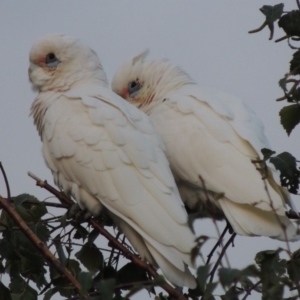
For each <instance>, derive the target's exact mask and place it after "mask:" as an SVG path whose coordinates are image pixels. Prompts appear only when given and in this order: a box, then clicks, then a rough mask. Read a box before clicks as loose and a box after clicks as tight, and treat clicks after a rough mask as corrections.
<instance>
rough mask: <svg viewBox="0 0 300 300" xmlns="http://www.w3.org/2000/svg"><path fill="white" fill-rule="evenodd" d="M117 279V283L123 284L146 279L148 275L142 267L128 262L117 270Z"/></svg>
mask: <svg viewBox="0 0 300 300" xmlns="http://www.w3.org/2000/svg"><path fill="white" fill-rule="evenodd" d="M117 280H118V283H120V284H124V283H131V282H137V281H144V280H148V276H147V273H146V271H145V270H144V269H142V268H141V267H139V266H137V265H136V264H134V263H132V262H130V263H128V264H126V265H125V266H123V267H122V268H121V269H120V270H119V271H118V275H117ZM125 289H128V288H125Z"/></svg>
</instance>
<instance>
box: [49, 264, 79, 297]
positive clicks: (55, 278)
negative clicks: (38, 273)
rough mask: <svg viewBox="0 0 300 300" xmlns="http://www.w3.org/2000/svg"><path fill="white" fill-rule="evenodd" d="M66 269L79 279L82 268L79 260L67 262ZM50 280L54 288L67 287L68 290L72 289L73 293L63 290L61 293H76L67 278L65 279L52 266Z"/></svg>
mask: <svg viewBox="0 0 300 300" xmlns="http://www.w3.org/2000/svg"><path fill="white" fill-rule="evenodd" d="M66 268H67V269H68V270H69V271H70V273H71V274H72V276H74V277H75V278H76V279H78V276H79V273H80V272H81V268H80V265H79V263H78V261H77V260H75V259H68V260H67V261H66ZM50 279H51V281H52V283H53V285H54V286H57V287H67V288H68V290H70V289H72V291H67V292H64V291H63V290H61V289H60V290H59V293H68V295H70V294H73V293H74V287H70V286H69V282H68V281H67V280H66V279H65V278H63V277H62V276H61V275H60V274H59V273H58V272H57V271H56V270H55V269H54V267H52V266H51V265H50ZM66 297H67V296H66Z"/></svg>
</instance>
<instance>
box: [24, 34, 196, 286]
mask: <svg viewBox="0 0 300 300" xmlns="http://www.w3.org/2000/svg"><path fill="white" fill-rule="evenodd" d="M29 78H30V81H31V83H32V85H33V88H34V89H35V90H37V91H38V96H37V97H36V99H35V100H34V102H33V104H32V107H31V113H32V115H33V118H34V123H35V125H36V126H37V129H38V132H39V134H40V136H41V139H42V142H43V154H44V158H45V161H46V164H47V166H48V167H49V168H50V169H51V171H52V174H53V176H54V180H55V183H56V184H57V185H58V186H59V187H60V188H61V189H63V190H64V192H65V193H69V194H71V195H72V196H73V197H74V198H75V199H76V200H77V202H78V204H79V205H80V207H81V208H86V209H87V210H88V211H89V212H90V213H92V214H93V215H97V214H98V213H99V212H100V211H101V209H105V210H106V211H107V212H108V214H109V215H110V216H111V217H112V219H113V220H114V221H115V223H116V224H117V225H118V226H119V227H120V228H121V230H122V231H123V233H124V234H125V236H126V237H127V238H128V240H129V241H130V242H131V244H132V245H133V247H134V248H135V249H136V250H137V251H138V252H139V254H140V255H141V257H142V258H143V259H146V260H148V261H149V262H150V263H151V264H153V265H154V266H159V267H160V268H161V270H162V272H163V274H164V275H165V276H166V278H167V279H169V280H170V281H171V282H172V283H173V284H175V285H178V286H188V287H191V288H194V287H195V286H196V282H195V279H194V277H193V276H192V275H191V273H190V271H189V269H188V267H187V266H188V265H192V263H191V256H190V252H191V250H192V248H193V247H194V246H195V242H194V235H193V234H192V232H191V230H190V228H189V227H188V225H187V214H186V212H185V209H184V205H183V203H182V200H181V198H180V196H179V193H178V190H177V188H176V184H175V181H174V179H173V176H172V173H171V171H170V169H169V164H168V161H167V159H166V157H165V154H164V152H163V146H162V143H161V141H160V139H159V138H158V135H157V133H156V131H155V129H154V127H153V125H152V124H151V123H150V121H149V118H148V116H147V115H146V114H144V113H143V112H141V111H140V110H138V109H137V108H136V107H134V106H133V105H131V104H129V103H127V102H125V101H124V100H123V99H122V98H121V97H119V96H118V95H116V94H115V93H113V92H112V91H111V90H110V88H109V85H108V82H107V79H106V75H105V73H104V71H103V68H102V65H101V63H100V61H99V59H98V57H97V55H96V53H95V52H94V51H93V50H91V49H89V48H88V47H86V46H84V45H83V44H81V43H80V42H79V41H78V40H76V39H74V38H72V37H69V36H65V35H59V34H52V35H47V36H45V37H43V38H41V39H40V40H38V41H37V42H36V43H35V44H34V45H33V47H32V49H31V51H30V67H29Z"/></svg>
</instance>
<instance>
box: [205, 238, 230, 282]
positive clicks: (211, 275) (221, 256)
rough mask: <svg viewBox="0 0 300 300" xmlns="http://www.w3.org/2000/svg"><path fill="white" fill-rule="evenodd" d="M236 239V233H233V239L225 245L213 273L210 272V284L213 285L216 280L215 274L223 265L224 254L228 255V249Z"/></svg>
mask: <svg viewBox="0 0 300 300" xmlns="http://www.w3.org/2000/svg"><path fill="white" fill-rule="evenodd" d="M235 237H236V233H233V234H232V235H231V237H230V238H229V240H228V241H227V243H226V244H225V246H224V247H223V249H222V251H221V253H220V256H219V257H218V260H217V261H216V263H215V265H214V267H213V269H212V270H211V272H210V274H209V276H210V279H209V282H210V283H211V282H212V281H213V279H214V275H215V272H216V270H217V268H218V266H219V264H220V263H221V260H222V258H223V256H224V254H225V253H226V250H227V248H228V247H229V246H230V244H232V243H233V241H234V238H235Z"/></svg>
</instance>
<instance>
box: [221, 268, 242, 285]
mask: <svg viewBox="0 0 300 300" xmlns="http://www.w3.org/2000/svg"><path fill="white" fill-rule="evenodd" d="M240 275H241V272H240V270H238V269H230V268H220V270H219V278H220V282H221V284H222V285H225V286H230V285H231V284H232V283H235V282H236V281H238V279H239V277H240Z"/></svg>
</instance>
